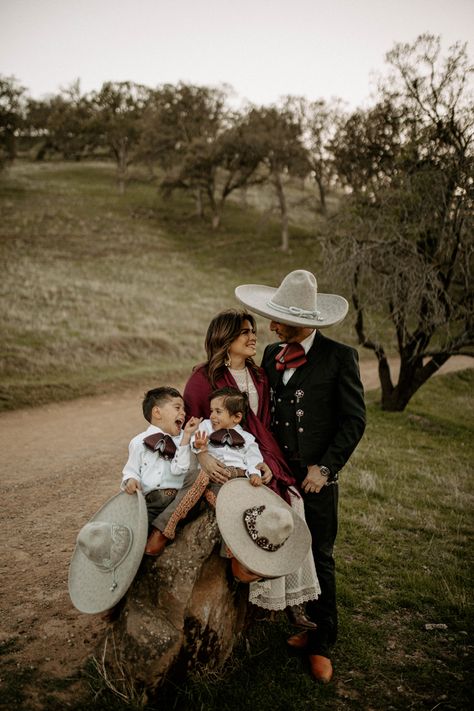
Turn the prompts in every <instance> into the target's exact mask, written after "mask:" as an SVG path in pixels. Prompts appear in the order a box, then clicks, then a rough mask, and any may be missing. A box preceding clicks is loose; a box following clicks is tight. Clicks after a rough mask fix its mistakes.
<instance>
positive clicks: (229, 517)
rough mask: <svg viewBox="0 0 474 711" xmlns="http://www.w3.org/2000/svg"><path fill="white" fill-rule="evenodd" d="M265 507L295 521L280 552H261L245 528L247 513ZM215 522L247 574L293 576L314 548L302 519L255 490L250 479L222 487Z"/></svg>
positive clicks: (269, 493) (280, 502) (260, 489)
mask: <svg viewBox="0 0 474 711" xmlns="http://www.w3.org/2000/svg"><path fill="white" fill-rule="evenodd" d="M262 504H266V505H268V506H270V505H271V506H280V507H282V508H285V509H287V510H288V511H289V512H290V513H291V515H292V517H293V523H294V529H293V533H292V534H291V536H290V537H289V538H288V540H287V541H285V543H284V544H283V545H282V546H281V548H279V549H278V550H276V551H273V552H269V551H265V550H263V549H262V548H259V547H258V546H257V545H256V544H255V543H254V542H253V541H252V539H251V538H250V536H249V534H248V532H247V529H246V528H245V524H244V519H243V514H244V511H246V510H247V509H249V508H252V506H261V505H262ZM216 518H217V525H218V526H219V531H220V533H221V536H222V538H223V539H224V541H225V543H226V545H227V546H228V547H229V548H230V550H231V551H232V554H233V555H234V556H235V557H236V558H237V560H238V561H239V562H240V563H242V565H244V566H245V567H246V568H247V569H248V570H250V571H251V572H252V573H256V574H257V575H261V576H262V577H268V578H276V577H280V576H282V575H288V574H289V573H292V572H294V571H295V570H297V569H298V568H299V567H300V566H301V564H302V562H303V560H304V558H305V557H306V555H307V554H308V551H309V549H310V547H311V533H310V531H309V528H308V526H307V525H306V522H305V521H304V520H303V519H302V518H301V516H299V515H298V514H297V513H296V512H295V511H293V509H292V508H291V506H289V505H288V504H287V503H286V501H283V499H281V498H280V497H279V496H278V495H277V494H275V493H274V492H273V491H272V490H271V489H268V487H266V486H259V487H255V486H252V485H251V484H250V482H249V481H248V479H243V478H242V479H239V478H238V479H231V480H230V481H228V482H226V483H225V484H224V485H223V486H222V487H221V489H220V491H219V493H218V495H217V501H216Z"/></svg>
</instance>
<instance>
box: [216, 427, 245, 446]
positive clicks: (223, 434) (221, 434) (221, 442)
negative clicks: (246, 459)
mask: <svg viewBox="0 0 474 711" xmlns="http://www.w3.org/2000/svg"><path fill="white" fill-rule="evenodd" d="M209 441H210V442H212V444H213V445H214V446H215V447H225V445H227V446H228V447H243V446H244V444H245V440H244V438H243V437H242V435H241V434H239V433H238V432H236V431H235V430H224V429H222V430H216V431H215V432H212V433H211V434H210V435H209Z"/></svg>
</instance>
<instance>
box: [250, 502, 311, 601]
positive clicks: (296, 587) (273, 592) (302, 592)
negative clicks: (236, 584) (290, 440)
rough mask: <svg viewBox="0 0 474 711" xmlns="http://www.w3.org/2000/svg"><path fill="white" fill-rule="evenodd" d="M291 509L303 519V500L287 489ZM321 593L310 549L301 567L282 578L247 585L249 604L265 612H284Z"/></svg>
mask: <svg viewBox="0 0 474 711" xmlns="http://www.w3.org/2000/svg"><path fill="white" fill-rule="evenodd" d="M289 492H290V499H291V508H292V509H294V510H295V512H296V513H297V514H299V516H301V518H302V519H305V515H304V504H303V499H302V498H301V497H299V496H296V495H293V494H292V492H291V488H290V489H289ZM320 592H321V588H320V587H319V581H318V577H317V575H316V569H315V567H314V560H313V555H312V552H311V548H310V549H309V552H308V555H307V556H306V558H305V559H304V561H303V563H302V565H301V567H300V568H298V570H295V572H294V573H290V575H286V576H285V577H283V578H273V579H272V580H262V581H261V582H258V583H250V585H249V602H251V603H252V604H253V605H258V606H259V607H263V608H265V609H266V610H284V609H285V607H293V606H294V605H300V604H301V603H304V602H308V601H309V600H316V598H317V597H318V596H319V594H320Z"/></svg>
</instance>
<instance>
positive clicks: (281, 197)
mask: <svg viewBox="0 0 474 711" xmlns="http://www.w3.org/2000/svg"><path fill="white" fill-rule="evenodd" d="M274 184H275V188H276V193H277V198H278V205H279V207H280V216H281V251H282V252H288V248H289V245H290V240H289V236H288V209H287V206H286V198H285V191H284V190H283V184H282V182H281V175H280V173H275V179H274Z"/></svg>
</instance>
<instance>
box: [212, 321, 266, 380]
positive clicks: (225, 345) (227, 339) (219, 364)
mask: <svg viewBox="0 0 474 711" xmlns="http://www.w3.org/2000/svg"><path fill="white" fill-rule="evenodd" d="M244 321H250V323H251V325H252V328H253V329H256V325H255V319H254V317H253V316H252V314H249V313H247V312H246V311H243V310H241V309H228V310H227V311H221V312H220V313H218V314H217V316H214V318H213V319H212V321H211V323H210V324H209V328H208V329H207V333H206V340H205V342H204V345H205V347H206V353H207V361H206V368H207V374H208V377H209V381H210V383H211V385H212V387H214V388H215V387H216V383H217V380H218V379H219V376H221V375H222V374H223V373H224V370H225V367H226V366H225V360H226V358H227V351H228V350H229V348H230V345H231V344H232V343H233V342H234V341H235V339H236V338H238V337H239V336H240V332H241V330H242V324H243V322H244ZM246 365H247V367H248V368H250V369H251V370H252V371H253V372H254V373H255V375H256V377H257V378H258V379H260V377H259V373H258V368H257V366H256V365H255V363H254V360H253V358H247V359H246Z"/></svg>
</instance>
